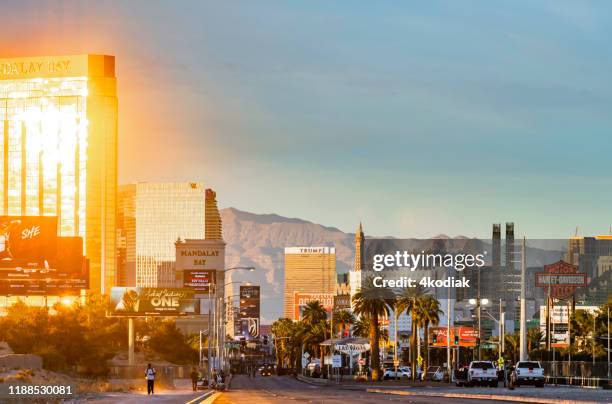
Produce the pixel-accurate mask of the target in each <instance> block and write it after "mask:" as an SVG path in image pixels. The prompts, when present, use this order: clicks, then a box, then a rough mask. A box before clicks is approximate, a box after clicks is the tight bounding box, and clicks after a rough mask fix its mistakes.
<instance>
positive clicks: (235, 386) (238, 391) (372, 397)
mask: <svg viewBox="0 0 612 404" xmlns="http://www.w3.org/2000/svg"><path fill="white" fill-rule="evenodd" d="M478 401H479V402H484V401H485V400H478ZM287 402H307V403H330V404H336V403H337V404H341V403H343V404H346V403H349V404H357V403H383V402H404V403H419V404H421V403H423V404H425V403H427V404H432V403H433V402H436V403H473V402H474V400H470V399H457V398H449V399H446V398H442V397H435V398H432V397H402V396H392V395H386V394H374V393H367V392H365V391H363V390H344V389H338V388H334V387H321V386H313V385H310V384H306V383H302V382H300V381H297V380H295V379H293V378H291V377H287V376H270V377H261V376H258V377H256V378H249V377H246V376H242V375H240V376H237V377H235V378H234V380H233V381H232V387H231V389H230V391H228V392H224V393H221V394H220V395H219V396H218V398H217V399H216V400H215V404H244V403H247V404H264V403H266V404H267V403H274V404H276V403H278V404H280V403H287ZM495 402H497V403H504V401H495Z"/></svg>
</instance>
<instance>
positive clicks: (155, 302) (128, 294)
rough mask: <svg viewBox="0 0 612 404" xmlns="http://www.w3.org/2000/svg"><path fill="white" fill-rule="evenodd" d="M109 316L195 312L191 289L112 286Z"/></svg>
mask: <svg viewBox="0 0 612 404" xmlns="http://www.w3.org/2000/svg"><path fill="white" fill-rule="evenodd" d="M110 300H111V307H112V308H111V312H110V313H109V314H110V315H111V316H125V317H145V316H169V317H174V316H184V315H189V314H196V313H197V311H196V307H197V305H196V299H195V298H194V291H193V290H192V289H184V288H182V289H181V288H139V287H113V288H112V289H111V296H110Z"/></svg>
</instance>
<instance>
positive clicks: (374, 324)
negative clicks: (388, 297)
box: [353, 279, 389, 381]
mask: <svg viewBox="0 0 612 404" xmlns="http://www.w3.org/2000/svg"><path fill="white" fill-rule="evenodd" d="M364 281H365V282H363V285H362V287H361V289H360V290H359V291H358V292H357V293H356V294H355V296H353V312H354V313H355V314H357V315H359V316H363V317H366V318H367V319H368V320H369V323H370V324H369V326H370V327H369V333H368V336H369V339H370V369H371V370H372V380H375V381H378V380H379V378H380V347H379V345H378V344H379V342H380V326H379V318H380V317H381V316H384V315H388V314H389V306H387V303H386V301H385V299H384V297H383V296H382V292H383V291H381V290H380V288H375V287H374V285H373V284H372V280H371V279H365V280H364Z"/></svg>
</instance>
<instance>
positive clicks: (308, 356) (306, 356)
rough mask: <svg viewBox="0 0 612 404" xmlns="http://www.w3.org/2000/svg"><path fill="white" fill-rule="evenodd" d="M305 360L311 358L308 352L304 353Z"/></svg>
mask: <svg viewBox="0 0 612 404" xmlns="http://www.w3.org/2000/svg"><path fill="white" fill-rule="evenodd" d="M302 356H303V357H304V358H306V359H308V358H310V354H309V353H308V352H304V355H302Z"/></svg>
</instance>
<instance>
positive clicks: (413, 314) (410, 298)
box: [396, 285, 426, 380]
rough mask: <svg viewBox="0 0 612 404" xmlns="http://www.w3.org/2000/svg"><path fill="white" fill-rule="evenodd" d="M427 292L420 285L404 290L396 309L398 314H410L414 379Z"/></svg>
mask: <svg viewBox="0 0 612 404" xmlns="http://www.w3.org/2000/svg"><path fill="white" fill-rule="evenodd" d="M425 296H426V290H425V288H423V287H422V286H420V285H417V286H416V287H414V288H408V289H405V290H404V293H403V294H401V295H400V296H399V297H398V298H397V302H396V307H397V310H398V313H402V312H406V313H407V314H410V323H411V334H410V365H411V367H412V379H413V380H414V379H415V378H416V359H417V355H416V348H417V334H418V332H419V326H420V324H421V318H420V306H421V302H422V300H423V298H424V297H425Z"/></svg>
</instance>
